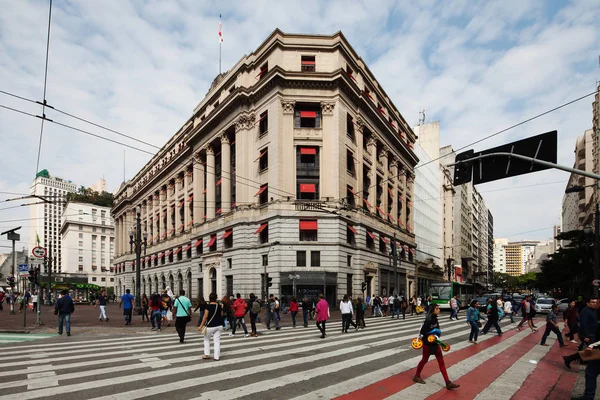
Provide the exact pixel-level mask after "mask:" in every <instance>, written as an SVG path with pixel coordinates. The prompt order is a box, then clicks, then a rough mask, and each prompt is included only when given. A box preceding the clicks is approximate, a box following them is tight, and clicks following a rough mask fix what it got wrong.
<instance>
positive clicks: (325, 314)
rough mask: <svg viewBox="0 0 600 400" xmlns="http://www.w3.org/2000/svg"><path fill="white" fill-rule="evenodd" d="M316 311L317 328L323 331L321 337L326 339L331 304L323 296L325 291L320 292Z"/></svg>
mask: <svg viewBox="0 0 600 400" xmlns="http://www.w3.org/2000/svg"><path fill="white" fill-rule="evenodd" d="M315 313H316V314H317V328H319V330H320V331H321V339H325V324H326V323H327V320H328V319H329V304H328V303H327V300H325V298H324V297H323V293H320V294H319V302H318V303H317V306H316V307H315Z"/></svg>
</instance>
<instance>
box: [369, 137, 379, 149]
mask: <svg viewBox="0 0 600 400" xmlns="http://www.w3.org/2000/svg"><path fill="white" fill-rule="evenodd" d="M368 146H374V147H377V139H375V138H374V137H371V138H369V140H368V141H367V147H368Z"/></svg>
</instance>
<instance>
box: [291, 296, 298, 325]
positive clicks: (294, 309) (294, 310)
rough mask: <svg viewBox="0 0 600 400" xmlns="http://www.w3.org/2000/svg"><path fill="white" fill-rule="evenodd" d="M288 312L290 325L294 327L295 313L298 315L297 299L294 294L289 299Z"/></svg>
mask: <svg viewBox="0 0 600 400" xmlns="http://www.w3.org/2000/svg"><path fill="white" fill-rule="evenodd" d="M290 314H292V326H293V327H294V328H295V327H296V315H298V300H296V296H292V298H291V299H290Z"/></svg>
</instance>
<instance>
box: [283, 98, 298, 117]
mask: <svg viewBox="0 0 600 400" xmlns="http://www.w3.org/2000/svg"><path fill="white" fill-rule="evenodd" d="M295 107H296V102H295V101H293V100H281V110H282V111H283V113H284V114H293V113H294V108H295Z"/></svg>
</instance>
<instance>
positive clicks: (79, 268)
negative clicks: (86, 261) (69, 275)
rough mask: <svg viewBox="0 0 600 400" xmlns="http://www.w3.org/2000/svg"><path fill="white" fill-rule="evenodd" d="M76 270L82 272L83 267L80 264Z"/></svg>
mask: <svg viewBox="0 0 600 400" xmlns="http://www.w3.org/2000/svg"><path fill="white" fill-rule="evenodd" d="M77 269H78V270H79V272H82V271H83V265H81V264H80V265H79V266H78V267H77Z"/></svg>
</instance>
